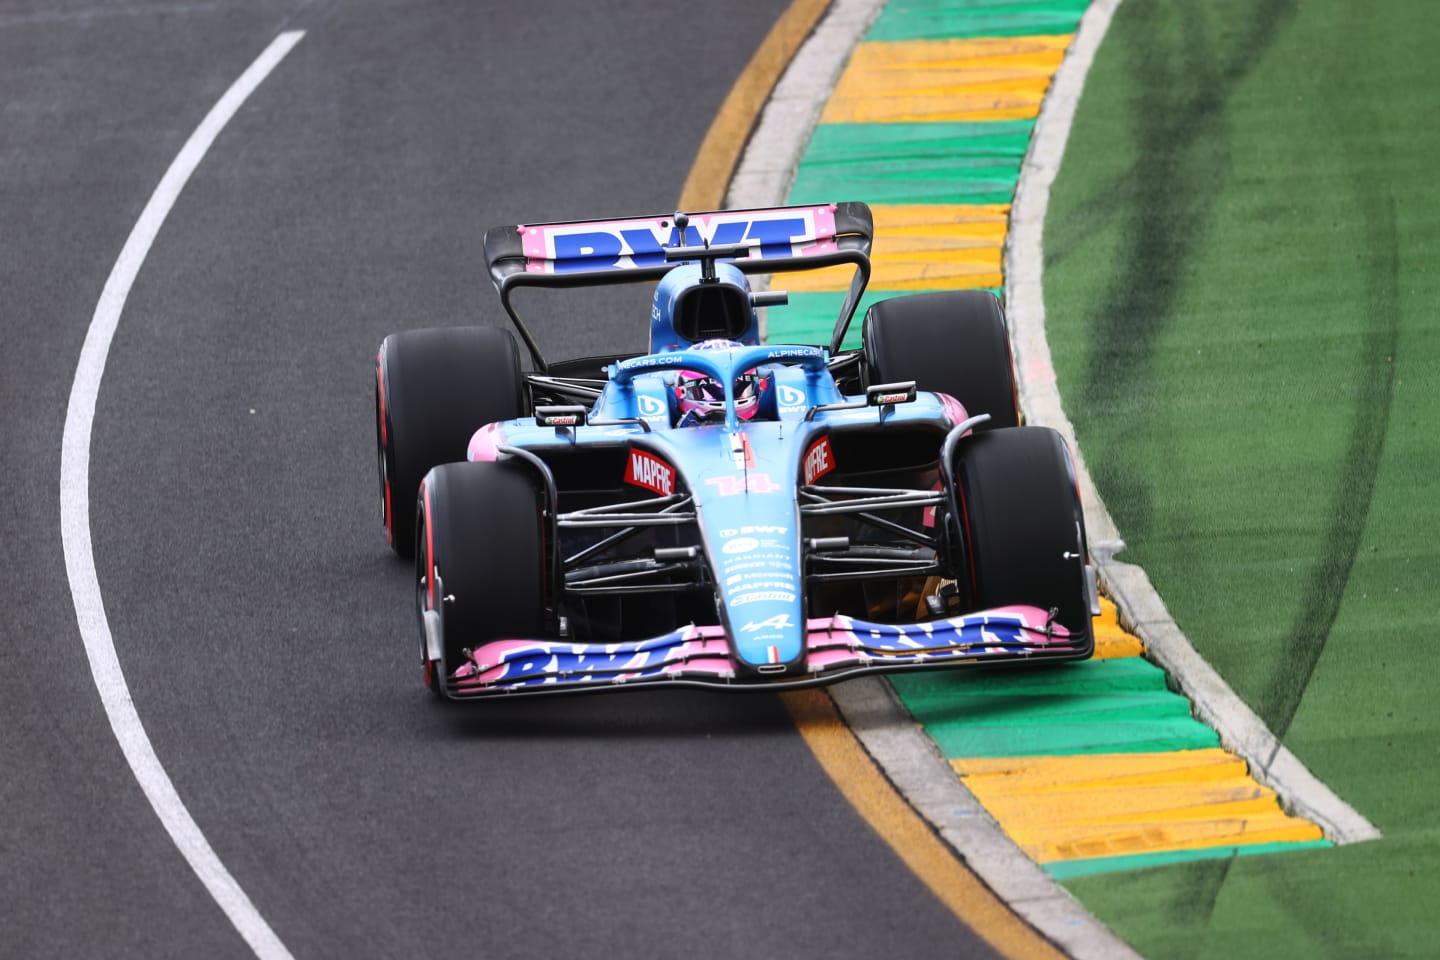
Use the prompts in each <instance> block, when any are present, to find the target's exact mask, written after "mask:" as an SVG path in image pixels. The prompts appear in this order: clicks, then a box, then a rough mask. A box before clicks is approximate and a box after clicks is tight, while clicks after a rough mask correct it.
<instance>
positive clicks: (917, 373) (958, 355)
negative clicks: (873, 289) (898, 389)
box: [861, 290, 1020, 430]
mask: <svg viewBox="0 0 1440 960" xmlns="http://www.w3.org/2000/svg"><path fill="white" fill-rule="evenodd" d="M861 339H862V341H863V352H864V360H865V382H866V385H867V386H873V385H874V384H877V383H898V382H903V381H906V380H914V381H915V385H916V386H917V387H918V388H919V389H921V390H931V391H935V392H937V393H948V394H949V395H950V396H952V397H954V398H955V399H956V400H959V401H960V403H961V404H962V405H963V406H964V407H965V411H966V412H967V413H968V414H969V415H970V416H972V417H973V416H976V415H978V414H982V413H988V414H990V421H989V423H987V424H985V425H984V426H982V427H979V428H977V429H981V430H993V429H996V428H1000V427H1014V426H1017V425H1018V424H1019V423H1020V415H1019V408H1018V406H1017V400H1016V396H1017V395H1016V392H1015V367H1014V363H1013V361H1012V360H1011V356H1010V336H1009V333H1008V332H1007V331H1006V328H1005V315H1004V313H1003V312H1002V311H1001V309H1000V301H999V300H997V299H996V298H995V295H994V294H993V293H989V292H987V291H984V290H948V291H944V292H942V293H917V294H913V295H911V296H905V297H895V298H893V299H890V300H881V301H880V302H879V303H877V304H875V305H874V306H872V307H871V308H870V310H869V312H868V313H866V314H865V321H864V327H863V330H862V338H861Z"/></svg>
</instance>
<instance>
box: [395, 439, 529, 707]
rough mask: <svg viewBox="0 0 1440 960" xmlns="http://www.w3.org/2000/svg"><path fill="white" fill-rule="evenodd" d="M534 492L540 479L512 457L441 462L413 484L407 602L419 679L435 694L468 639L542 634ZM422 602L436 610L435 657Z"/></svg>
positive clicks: (470, 645) (473, 643)
mask: <svg viewBox="0 0 1440 960" xmlns="http://www.w3.org/2000/svg"><path fill="white" fill-rule="evenodd" d="M541 496H542V490H541V485H540V481H539V478H537V477H536V476H535V474H534V473H533V471H531V470H530V469H529V468H527V467H526V466H524V465H523V464H516V463H488V462H482V463H447V464H443V465H441V466H438V467H436V468H435V469H433V470H431V471H430V472H429V473H428V474H427V475H426V476H425V479H424V481H423V482H422V483H421V485H420V493H419V496H418V498H417V502H416V509H415V515H416V529H417V536H416V542H415V604H416V613H417V617H418V618H419V622H420V640H421V650H422V657H423V659H424V661H425V682H426V685H427V686H429V687H430V689H431V690H432V691H434V692H435V693H436V694H437V695H441V694H443V692H444V689H443V688H444V685H443V683H441V682H440V680H441V679H442V678H444V677H448V676H449V675H450V674H452V673H453V672H454V671H455V670H456V668H458V667H459V666H460V665H461V664H462V663H463V662H464V661H465V654H464V651H465V649H466V648H474V647H478V646H480V645H481V644H484V643H488V642H489V641H491V640H500V639H506V638H515V639H526V638H535V637H540V636H542V635H543V631H544V626H545V575H544V570H545V567H544V542H543V535H542V528H541V518H542V513H541V506H540V505H541ZM427 610H436V611H438V612H439V614H440V624H441V631H442V637H443V643H442V644H441V646H442V649H441V651H440V654H441V655H440V657H439V658H434V657H432V656H430V651H429V650H428V647H427V646H426V643H425V629H424V614H425V611H427Z"/></svg>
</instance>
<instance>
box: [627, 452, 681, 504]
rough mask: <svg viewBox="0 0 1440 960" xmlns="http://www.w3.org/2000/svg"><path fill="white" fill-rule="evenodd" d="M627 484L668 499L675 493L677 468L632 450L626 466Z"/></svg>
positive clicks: (644, 453)
mask: <svg viewBox="0 0 1440 960" xmlns="http://www.w3.org/2000/svg"><path fill="white" fill-rule="evenodd" d="M625 482H626V483H633V484H634V485H635V486H637V487H644V488H645V489H647V490H653V491H655V492H656V493H658V494H660V495H661V496H662V497H668V496H671V495H672V494H674V493H675V468H674V467H672V466H670V464H668V463H666V462H665V461H664V460H661V459H660V458H659V457H656V456H652V455H651V454H648V453H646V452H645V451H644V450H631V451H630V457H629V459H628V460H627V462H626V466H625Z"/></svg>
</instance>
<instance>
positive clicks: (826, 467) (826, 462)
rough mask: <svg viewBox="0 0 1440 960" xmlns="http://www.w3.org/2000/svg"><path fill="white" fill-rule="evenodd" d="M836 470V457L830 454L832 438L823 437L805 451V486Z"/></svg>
mask: <svg viewBox="0 0 1440 960" xmlns="http://www.w3.org/2000/svg"><path fill="white" fill-rule="evenodd" d="M834 469H835V456H834V454H832V453H831V452H830V438H829V437H821V438H820V439H819V440H816V441H815V442H814V443H812V444H811V445H810V449H809V450H807V451H805V485H806V486H809V485H810V484H812V483H814V482H815V481H816V480H819V479H820V478H821V477H823V476H825V474H827V473H829V472H830V471H831V470H834Z"/></svg>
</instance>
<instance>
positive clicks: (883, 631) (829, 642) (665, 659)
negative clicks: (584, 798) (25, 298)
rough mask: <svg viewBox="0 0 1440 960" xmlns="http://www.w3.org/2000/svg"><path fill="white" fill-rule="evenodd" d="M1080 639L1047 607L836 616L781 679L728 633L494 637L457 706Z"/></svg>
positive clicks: (823, 677) (1055, 655)
mask: <svg viewBox="0 0 1440 960" xmlns="http://www.w3.org/2000/svg"><path fill="white" fill-rule="evenodd" d="M1091 645H1092V640H1091V638H1090V637H1089V635H1088V634H1086V635H1083V636H1078V637H1077V636H1072V635H1071V634H1070V633H1069V632H1068V631H1067V630H1066V629H1065V628H1064V627H1063V626H1061V625H1059V624H1053V623H1051V622H1050V617H1049V615H1048V614H1046V612H1045V611H1043V610H1040V609H1039V608H1037V607H1023V606H1012V607H1000V608H997V609H994V610H982V611H979V612H977V613H972V614H968V615H966V616H961V617H948V618H944V619H940V620H931V621H926V622H923V623H910V624H882V623H870V622H867V621H864V620H857V619H855V618H853V617H847V616H843V615H836V616H833V617H824V618H818V619H812V620H809V621H807V622H806V631H805V655H804V666H803V668H792V670H791V672H790V673H788V674H785V675H779V676H770V677H766V676H757V675H755V674H753V673H752V672H743V673H742V671H740V670H739V669H738V667H739V664H738V663H737V662H736V660H735V658H734V655H733V653H732V651H731V648H730V644H729V643H728V641H727V640H726V636H725V628H724V627H720V626H704V627H697V626H695V625H693V624H691V625H688V626H684V627H680V628H678V629H676V630H672V631H670V632H669V633H665V634H662V635H660V636H658V637H650V638H647V639H644V640H636V641H632V642H628V643H611V644H599V643H595V644H586V643H573V642H570V641H565V640H494V641H491V642H490V643H487V644H484V645H483V646H480V647H477V648H475V649H474V650H473V651H471V652H470V659H469V660H468V661H467V662H466V663H464V664H463V665H461V666H460V667H459V669H457V670H456V671H455V672H454V674H453V675H451V676H450V677H448V678H447V679H446V682H445V685H446V691H447V693H448V694H449V695H450V696H451V697H452V698H455V699H461V700H466V699H474V698H480V697H489V696H497V695H511V696H514V695H522V694H538V693H567V692H582V691H600V690H618V689H634V688H637V687H642V686H643V687H652V686H688V687H706V688H712V689H724V690H784V689H794V688H798V687H809V686H815V685H818V684H824V683H832V682H834V681H836V680H841V679H845V678H849V677H856V676H861V675H863V674H870V673H893V672H896V671H900V670H907V669H934V668H936V667H945V666H951V665H957V666H958V665H963V664H972V663H981V662H995V661H1005V660H1020V659H1046V660H1051V659H1064V660H1070V659H1080V658H1082V657H1085V656H1088V655H1089V653H1090V650H1091Z"/></svg>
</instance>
